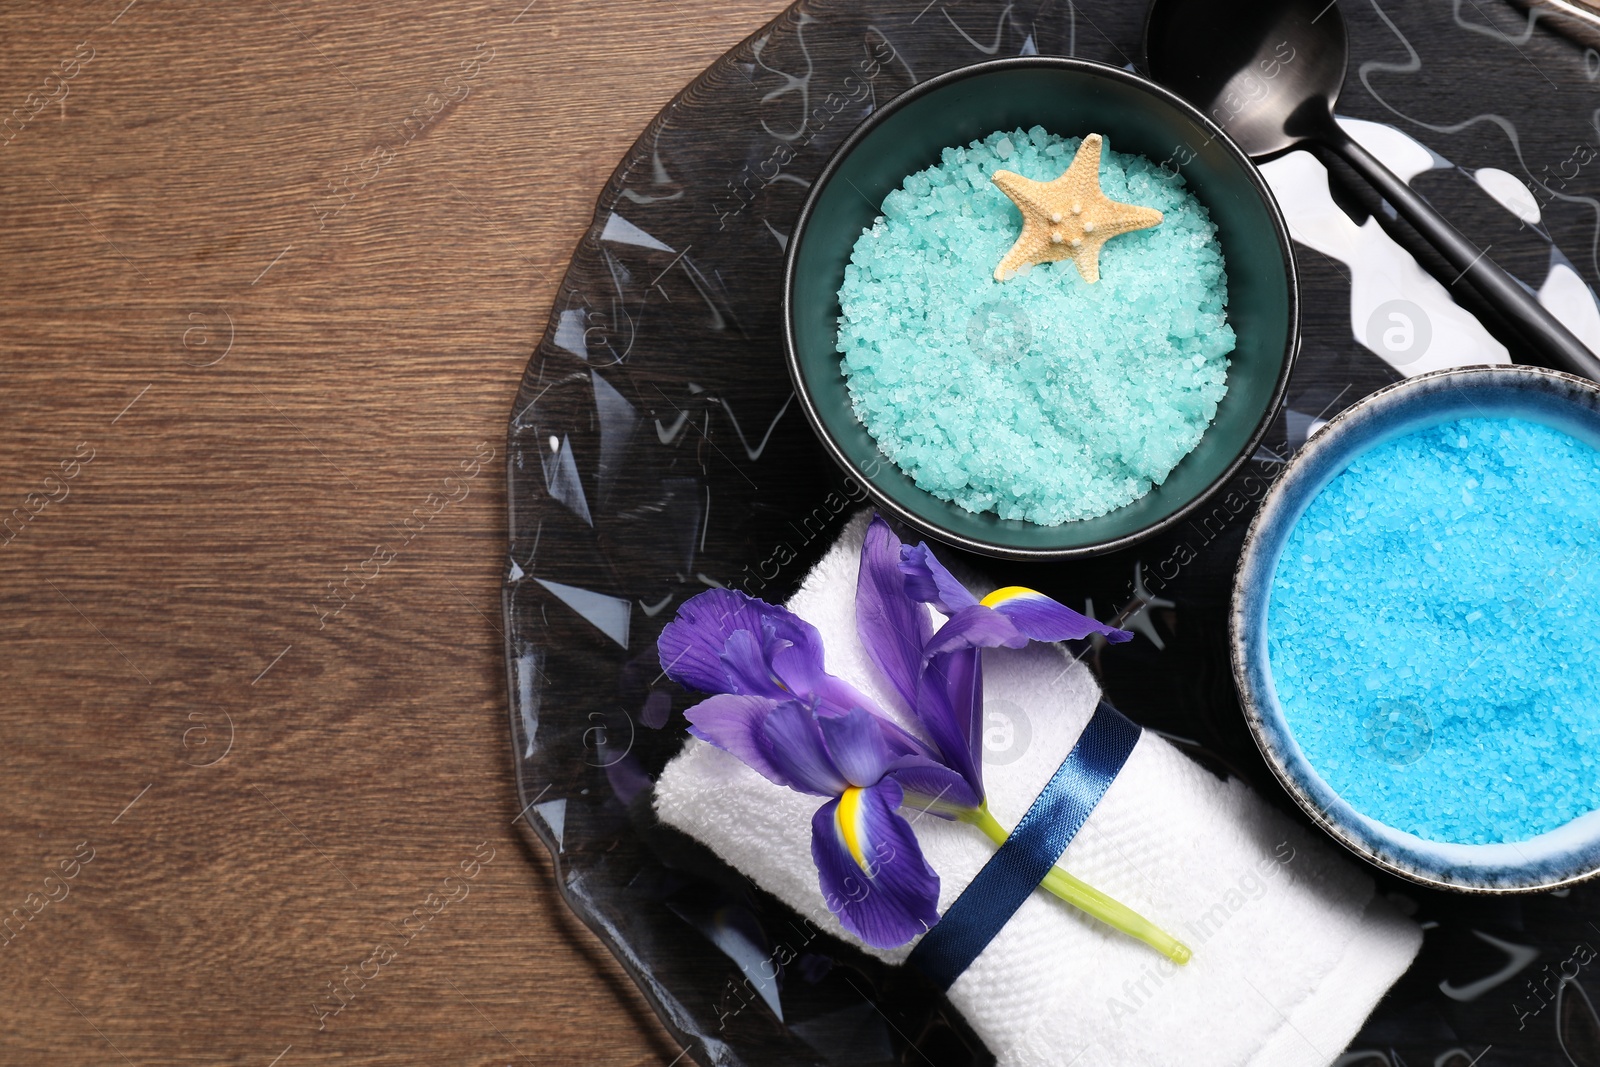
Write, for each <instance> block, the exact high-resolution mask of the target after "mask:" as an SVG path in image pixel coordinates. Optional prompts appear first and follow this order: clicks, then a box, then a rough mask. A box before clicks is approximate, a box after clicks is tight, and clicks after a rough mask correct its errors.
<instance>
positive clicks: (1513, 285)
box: [1322, 127, 1600, 381]
mask: <svg viewBox="0 0 1600 1067" xmlns="http://www.w3.org/2000/svg"><path fill="white" fill-rule="evenodd" d="M1335 129H1337V127H1335ZM1322 140H1323V143H1324V144H1325V145H1327V147H1329V148H1331V149H1333V150H1334V151H1335V152H1337V153H1338V154H1339V155H1340V157H1341V158H1343V159H1344V161H1345V162H1347V163H1349V164H1350V165H1351V166H1352V167H1354V168H1355V169H1356V170H1357V171H1358V172H1360V174H1361V176H1362V177H1364V178H1366V179H1367V181H1369V182H1371V183H1372V186H1373V188H1375V189H1377V190H1378V192H1379V193H1381V194H1383V198H1384V199H1385V200H1387V201H1389V203H1391V204H1393V205H1394V209H1395V210H1396V211H1398V212H1399V213H1400V215H1401V216H1402V217H1404V218H1405V220H1406V221H1407V222H1409V223H1411V225H1412V226H1413V227H1414V228H1415V229H1416V231H1417V232H1418V233H1420V234H1421V235H1422V236H1423V237H1424V238H1425V239H1426V240H1427V241H1428V243H1429V244H1431V245H1433V247H1434V248H1436V249H1437V250H1438V251H1439V254H1440V255H1442V256H1444V258H1445V261H1446V262H1447V263H1449V264H1450V266H1451V267H1453V268H1455V269H1456V270H1458V271H1460V272H1461V273H1460V274H1458V275H1457V276H1456V278H1455V281H1452V282H1448V283H1447V284H1446V287H1447V288H1448V287H1451V286H1454V285H1455V284H1456V283H1457V282H1460V281H1463V280H1465V281H1467V282H1470V283H1471V284H1472V286H1473V287H1474V288H1476V289H1477V290H1478V292H1479V293H1481V294H1482V295H1483V298H1484V299H1485V300H1487V301H1488V302H1489V303H1490V304H1492V305H1494V308H1495V310H1497V311H1499V312H1500V313H1501V314H1502V315H1504V316H1505V317H1506V318H1507V319H1508V320H1510V321H1511V323H1512V324H1513V325H1515V326H1516V327H1517V328H1518V329H1519V330H1520V331H1521V333H1522V334H1523V336H1524V338H1525V339H1526V340H1527V341H1528V342H1529V344H1530V345H1533V346H1534V347H1536V348H1537V349H1538V350H1539V351H1540V352H1541V353H1543V354H1544V355H1545V356H1546V357H1547V358H1548V359H1549V361H1550V362H1551V363H1552V364H1553V365H1554V366H1556V367H1558V368H1560V369H1561V370H1564V371H1570V372H1572V373H1573V374H1579V375H1582V376H1583V377H1585V378H1588V379H1589V380H1591V381H1600V357H1597V356H1596V355H1595V354H1594V353H1593V352H1591V351H1589V348H1588V346H1587V345H1585V344H1584V343H1583V342H1582V341H1580V340H1578V339H1577V337H1575V336H1573V334H1572V331H1571V330H1569V329H1567V328H1566V327H1565V326H1563V325H1562V324H1561V321H1560V320H1559V319H1557V318H1556V317H1555V316H1554V315H1552V314H1550V312H1548V311H1546V310H1545V307H1544V305H1543V304H1541V303H1539V301H1538V300H1537V299H1536V298H1535V297H1534V295H1533V294H1532V293H1530V292H1528V290H1527V289H1525V288H1523V287H1522V285H1521V284H1520V283H1518V282H1517V280H1516V279H1515V278H1513V277H1511V275H1509V274H1507V273H1506V272H1505V271H1504V270H1502V269H1501V267H1500V265H1499V264H1497V263H1496V262H1495V261H1494V260H1492V259H1490V258H1489V256H1488V250H1487V249H1480V248H1478V247H1477V246H1476V245H1474V244H1473V243H1472V242H1471V241H1469V240H1467V239H1466V237H1464V236H1462V233H1461V231H1460V230H1458V229H1456V228H1455V227H1454V226H1452V225H1450V223H1449V222H1448V221H1446V219H1445V218H1444V216H1443V215H1440V214H1439V213H1438V212H1437V211H1435V210H1434V208H1433V205H1431V204H1429V203H1428V202H1427V201H1426V200H1424V199H1423V198H1422V197H1420V196H1418V195H1417V194H1416V193H1415V192H1413V191H1412V189H1411V186H1409V185H1407V184H1406V183H1405V182H1403V181H1401V180H1400V176H1399V175H1397V174H1395V173H1394V172H1393V171H1391V170H1390V169H1389V168H1388V167H1386V166H1384V165H1383V164H1382V163H1381V162H1379V161H1378V158H1377V157H1376V156H1374V155H1373V154H1372V153H1371V152H1368V151H1367V150H1366V149H1365V148H1362V147H1361V145H1360V144H1358V143H1357V142H1356V141H1355V140H1354V139H1352V138H1351V137H1350V136H1349V135H1348V134H1346V133H1344V131H1342V130H1339V131H1338V134H1337V135H1334V134H1332V133H1329V134H1327V135H1325V136H1324V137H1323V139H1322ZM1519 362H1520V361H1519Z"/></svg>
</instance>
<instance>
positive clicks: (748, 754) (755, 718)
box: [684, 693, 791, 785]
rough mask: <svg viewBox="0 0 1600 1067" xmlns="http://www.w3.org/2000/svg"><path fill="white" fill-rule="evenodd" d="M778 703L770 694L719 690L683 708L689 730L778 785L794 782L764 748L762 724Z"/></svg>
mask: <svg viewBox="0 0 1600 1067" xmlns="http://www.w3.org/2000/svg"><path fill="white" fill-rule="evenodd" d="M777 706H778V704H777V701H775V700H771V699H769V698H767V697H758V696H742V695H735V694H733V693H719V694H717V695H716V696H713V697H709V698H707V699H705V700H702V701H701V702H700V703H698V704H696V705H695V706H694V707H692V708H690V709H689V710H688V711H686V712H684V718H686V719H688V720H689V732H690V733H691V734H693V735H694V736H696V737H698V738H699V739H700V740H702V741H707V742H710V743H711V744H713V745H716V746H717V747H718V748H720V749H722V750H723V751H725V752H731V753H732V754H733V755H735V756H737V757H739V759H741V760H743V761H744V762H745V763H747V764H749V765H750V766H751V767H752V768H754V769H755V770H756V771H758V772H760V773H761V774H762V775H763V776H764V777H766V778H767V779H769V780H771V781H773V782H776V783H777V784H778V785H791V783H790V781H789V779H788V778H787V777H786V776H785V775H784V774H783V772H782V771H781V770H779V769H778V768H777V767H775V766H774V765H773V764H772V762H771V761H770V760H768V759H767V757H766V756H765V755H764V754H763V753H762V750H761V744H760V737H761V727H762V726H763V724H765V723H766V721H767V716H768V715H769V714H771V713H772V709H773V708H775V707H777Z"/></svg>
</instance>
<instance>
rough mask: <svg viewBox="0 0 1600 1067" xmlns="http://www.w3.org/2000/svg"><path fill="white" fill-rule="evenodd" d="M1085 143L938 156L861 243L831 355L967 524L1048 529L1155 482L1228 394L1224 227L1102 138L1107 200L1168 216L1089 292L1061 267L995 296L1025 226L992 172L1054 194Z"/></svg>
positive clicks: (1012, 144) (884, 429) (855, 397)
mask: <svg viewBox="0 0 1600 1067" xmlns="http://www.w3.org/2000/svg"><path fill="white" fill-rule="evenodd" d="M1080 140H1081V138H1076V137H1071V138H1065V137H1058V136H1056V135H1054V134H1051V133H1047V132H1045V130H1043V129H1042V128H1040V127H1038V126H1035V127H1034V128H1033V129H1031V130H1028V131H1026V132H1024V131H1022V130H1015V131H1012V132H1009V133H1004V132H999V133H992V134H990V135H989V136H988V137H985V138H984V139H983V140H981V141H974V142H973V143H972V144H970V145H968V146H967V147H965V148H946V149H945V150H944V153H943V157H942V161H941V162H940V164H939V165H938V166H936V167H930V168H929V169H927V170H924V171H920V172H919V173H916V174H913V175H911V176H910V177H908V178H907V179H906V180H905V182H904V184H903V186H902V188H900V189H897V190H895V191H894V192H892V193H890V194H889V195H888V196H887V197H886V198H885V199H884V201H883V215H882V217H880V218H879V219H878V220H877V221H876V222H874V224H873V225H872V226H871V228H869V229H867V230H865V231H863V233H862V234H861V237H860V238H859V239H858V240H857V241H856V244H855V249H854V251H853V253H852V255H851V257H850V264H849V265H848V266H847V267H846V268H845V277H844V286H843V287H842V288H841V289H840V290H839V304H840V307H841V309H842V312H843V314H842V315H841V316H840V319H839V337H838V348H839V351H840V352H841V353H843V355H844V371H845V376H846V378H847V381H848V384H849V388H850V396H851V400H852V403H853V405H854V408H855V414H856V417H857V418H859V419H860V420H861V422H862V424H863V425H864V426H865V427H866V428H867V431H868V432H869V433H870V434H871V435H872V437H873V439H874V440H875V441H877V443H878V447H879V448H880V449H881V450H882V451H883V453H884V454H885V455H886V456H888V457H889V458H890V459H891V460H893V461H894V462H895V464H897V465H898V466H899V467H900V468H901V469H902V470H903V471H905V472H906V473H907V474H909V475H910V476H911V477H912V478H913V479H915V480H916V482H917V484H918V485H919V486H921V487H922V488H923V489H925V490H927V491H928V492H931V493H933V494H935V495H936V496H939V497H942V498H944V499H946V500H953V501H955V502H956V503H957V504H959V505H961V506H962V507H964V508H966V509H968V510H969V511H977V512H982V511H992V512H996V513H998V514H999V515H1000V516H1001V517H1003V518H1008V519H1027V520H1030V521H1032V522H1035V523H1040V524H1043V525H1054V524H1057V523H1062V522H1067V521H1070V520H1074V519H1085V518H1091V517H1093V516H1096V515H1103V514H1105V513H1106V512H1108V511H1112V510H1114V509H1116V508H1119V507H1121V506H1122V505H1124V504H1127V503H1129V502H1131V501H1133V500H1136V499H1138V498H1139V497H1141V496H1143V495H1144V494H1145V493H1147V492H1149V491H1150V487H1151V486H1152V485H1158V484H1160V483H1161V482H1162V481H1163V480H1164V479H1165V478H1166V476H1167V474H1168V473H1169V472H1171V470H1172V468H1173V467H1175V466H1176V465H1177V463H1178V461H1179V460H1180V459H1182V458H1183V457H1184V456H1185V455H1187V454H1188V453H1189V451H1190V450H1191V449H1193V448H1194V446H1195V444H1196V443H1197V442H1198V441H1199V440H1200V437H1201V435H1202V434H1204V433H1205V430H1206V427H1207V426H1209V425H1210V423H1211V419H1212V417H1213V416H1214V415H1215V414H1216V410H1217V402H1218V401H1219V400H1221V399H1222V396H1223V394H1224V393H1225V392H1226V391H1227V373H1228V353H1230V352H1232V351H1233V347H1234V334H1233V330H1232V328H1231V327H1230V326H1229V325H1228V324H1227V321H1226V318H1225V309H1226V307H1227V301H1228V293H1227V278H1226V275H1225V273H1224V269H1223V262H1222V251H1221V249H1220V247H1219V246H1218V244H1217V241H1216V227H1215V225H1213V224H1212V222H1211V219H1210V217H1209V216H1208V215H1207V213H1206V210H1205V208H1204V207H1203V206H1202V205H1201V204H1200V202H1199V201H1198V200H1196V199H1195V197H1194V196H1193V195H1192V194H1191V193H1189V192H1188V191H1187V190H1186V189H1185V188H1184V182H1183V179H1182V177H1181V176H1178V175H1176V174H1173V173H1171V172H1163V171H1162V170H1161V169H1160V168H1158V167H1157V166H1156V165H1155V164H1153V163H1151V162H1150V161H1149V160H1147V159H1145V158H1144V157H1142V156H1135V155H1125V154H1122V153H1118V152H1115V151H1112V150H1111V148H1112V147H1113V146H1112V145H1111V144H1110V142H1109V141H1108V142H1107V146H1106V151H1105V153H1104V156H1103V158H1102V160H1101V167H1100V182H1101V186H1102V188H1103V189H1104V191H1105V194H1106V195H1107V196H1109V197H1111V198H1112V199H1113V200H1119V201H1122V202H1124V203H1131V204H1140V205H1143V206H1146V207H1153V208H1156V209H1157V210H1159V211H1161V212H1162V213H1163V214H1164V215H1165V218H1164V219H1163V221H1162V222H1161V224H1160V225H1159V226H1156V227H1154V228H1153V229H1148V230H1140V231H1137V232H1135V233H1130V234H1124V235H1123V236H1120V237H1116V238H1113V239H1112V240H1111V241H1109V242H1107V244H1106V246H1105V248H1104V250H1103V251H1102V252H1101V255H1100V281H1099V282H1097V283H1095V284H1093V285H1091V284H1089V283H1087V282H1085V281H1084V280H1083V278H1082V276H1081V275H1080V274H1079V273H1078V269H1077V267H1076V266H1074V265H1073V263H1072V262H1071V261H1070V260H1063V261H1060V262H1057V263H1047V264H1043V265H1041V266H1038V267H1034V268H1032V269H1031V270H1027V271H1024V272H1023V273H1021V274H1020V275H1018V276H1017V277H1014V278H1012V279H1010V280H1008V281H1005V282H997V281H995V280H994V276H993V275H994V269H995V265H996V264H997V263H999V262H1000V260H1001V258H1002V257H1003V256H1004V255H1005V253H1006V251H1007V250H1008V249H1010V247H1011V245H1012V244H1013V242H1015V240H1016V238H1017V235H1018V234H1019V233H1020V232H1021V227H1022V216H1021V213H1020V212H1019V211H1018V210H1017V208H1016V206H1015V205H1014V204H1012V203H1011V201H1010V200H1009V199H1007V197H1006V196H1005V194H1004V193H1002V192H1001V191H1000V190H999V189H998V188H997V187H996V186H995V185H994V184H993V183H992V182H991V181H990V180H989V175H990V174H992V173H993V172H994V171H996V170H1010V171H1014V172H1016V173H1018V174H1021V175H1023V176H1024V177H1027V178H1033V179H1035V180H1038V181H1049V180H1051V179H1054V178H1056V177H1058V176H1059V175H1060V174H1061V173H1062V171H1064V170H1066V168H1067V165H1068V164H1069V163H1071V162H1072V156H1073V153H1074V152H1075V151H1076V150H1077V147H1078V143H1079V141H1080Z"/></svg>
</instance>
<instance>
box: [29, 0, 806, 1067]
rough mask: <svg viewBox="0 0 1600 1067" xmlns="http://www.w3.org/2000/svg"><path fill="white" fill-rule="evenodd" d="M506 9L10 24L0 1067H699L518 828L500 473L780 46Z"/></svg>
mask: <svg viewBox="0 0 1600 1067" xmlns="http://www.w3.org/2000/svg"><path fill="white" fill-rule="evenodd" d="M524 3H525V0H510V2H505V3H487V2H477V0H473V2H461V3H452V4H441V3H418V2H414V0H409V2H408V0H402V2H398V3H397V2H386V3H381V4H379V3H372V2H361V3H341V4H337V5H313V4H310V3H307V2H306V0H267V2H266V3H265V4H249V5H244V4H240V5H231V4H230V5H221V4H207V5H167V4H154V3H148V2H144V3H141V2H139V0H134V2H133V3H131V4H129V3H128V2H127V0H92V2H90V3H87V4H74V5H61V4H52V3H42V2H19V3H15V4H11V5H8V6H7V8H6V10H5V11H4V12H3V13H0V72H3V74H0V89H3V92H4V97H3V98H0V116H4V115H5V114H6V112H7V111H9V114H10V117H9V120H0V122H3V125H0V166H3V168H4V169H3V171H0V173H3V175H4V192H3V193H0V203H3V204H4V228H3V230H0V253H3V254H0V294H3V299H4V304H3V312H0V323H3V346H4V347H3V351H4V358H3V359H0V434H3V438H0V440H3V442H4V447H3V448H0V491H3V493H4V496H3V497H0V516H5V517H6V519H7V520H8V521H6V522H5V525H4V527H3V528H0V597H3V605H4V610H3V611H0V641H3V644H0V649H3V652H0V683H3V684H0V693H3V694H4V695H3V698H0V738H3V744H4V767H5V772H4V785H5V788H4V795H3V797H0V811H3V813H4V816H3V817H4V822H5V826H6V833H5V834H4V836H3V837H0V875H3V877H0V892H3V893H4V894H5V896H4V898H0V913H3V914H5V915H6V916H7V919H6V920H5V925H4V931H5V932H4V933H3V934H0V968H3V971H0V973H3V976H4V983H5V986H4V988H5V995H4V997H3V998H0V1005H3V1006H0V1062H4V1063H6V1064H33V1063H39V1064H44V1063H50V1064H91V1063H92V1064H121V1063H134V1064H189V1063H194V1064H201V1063H203V1064H255V1065H260V1067H267V1065H270V1064H277V1065H279V1067H299V1065H301V1064H317V1063H333V1062H338V1063H349V1064H419V1063H451V1064H489V1063H495V1064H503V1063H528V1064H545V1063H562V1064H565V1063H608V1064H643V1063H652V1062H654V1063H668V1062H671V1061H672V1060H673V1059H674V1057H675V1056H677V1055H678V1054H679V1052H680V1050H679V1048H678V1047H677V1046H676V1045H675V1044H674V1043H672V1041H671V1040H670V1038H668V1037H667V1036H666V1034H665V1032H664V1031H663V1030H661V1028H660V1027H659V1026H657V1025H656V1024H655V1021H654V1018H653V1017H652V1016H650V1015H649V1013H648V1011H647V1009H645V1008H644V1007H643V1004H642V1001H641V1000H640V999H639V998H638V996H637V995H636V994H635V992H634V991H633V989H632V987H631V985H630V984H629V983H628V981H627V979H626V978H625V977H624V976H623V975H622V972H621V971H620V969H619V968H618V967H616V966H615V965H614V964H613V963H612V961H611V960H610V958H609V956H607V955H606V954H605V953H604V951H603V950H602V949H601V948H600V947H599V945H598V943H597V942H596V941H595V940H594V939H593V938H592V937H590V936H589V935H588V933H587V931H586V930H584V929H583V928H582V927H581V926H579V924H577V923H576V922H575V920H573V919H572V917H571V916H570V915H569V914H568V913H567V911H566V909H565V906H564V905H562V904H561V903H560V901H559V899H558V898H557V896H556V895H555V893H554V892H553V890H552V889H551V888H550V887H549V886H548V884H547V882H548V878H549V864H548V860H547V859H546V858H545V857H544V856H542V855H539V854H537V853H536V852H534V851H530V850H529V849H528V848H526V847H525V846H524V845H523V843H522V841H521V839H520V837H519V835H518V834H517V832H516V831H515V830H514V829H513V828H512V825H511V824H512V819H513V817H514V816H515V815H516V814H517V811H516V804H515V801H514V799H513V797H514V793H513V789H512V783H511V761H510V752H509V742H508V739H507V731H506V694H505V681H504V679H505V670H504V666H503V659H502V645H501V642H502V637H501V633H500V621H499V617H498V613H499V601H500V580H501V575H502V570H503V563H502V559H503V554H502V547H503V544H504V540H505V518H504V515H505V498H504V492H505V489H504V483H503V479H502V475H501V473H500V471H501V468H500V465H499V463H498V462H497V461H496V460H497V459H498V457H500V456H501V455H502V454H503V450H504V445H503V439H504V434H505V426H506V420H507V417H508V414H509V410H510V405H511V401H512V398H513V396H514V394H515V392H516V387H517V383H518V381H519V379H520V377H521V375H522V371H523V367H524V365H525V364H526V362H527V359H528V356H529V353H530V351H531V349H532V346H533V344H534V342H535V341H536V340H537V339H538V337H539V335H540V333H541V332H542V331H543V329H544V324H545V318H546V316H547V314H548V311H549V308H550V304H551V300H552V297H553V294H554V291H555V287H556V284H557V282H558V281H559V280H560V277H561V273H562V270H563V268H564V266H565V263H566V260H567V258H568V255H569V253H570V250H571V249H572V247H573V245H574V244H575V242H576V241H577V239H578V237H579V235H580V233H581V232H582V231H583V229H584V227H585V226H586V225H587V224H588V221H589V216H590V212H591V209H592V205H593V201H594V198H595V196H596V194H597V193H598V191H599V189H600V186H601V184H602V182H603V181H604V180H605V179H606V177H607V176H608V175H609V174H610V171H611V169H612V167H613V165H614V163H615V162H616V160H617V159H619V158H620V157H621V155H622V153H623V152H624V151H625V150H626V148H627V147H628V145H629V144H630V143H631V142H632V141H633V140H634V138H635V137H636V136H637V134H638V133H639V131H640V130H641V129H642V128H643V127H644V125H645V124H646V122H648V121H649V119H650V118H651V117H652V116H653V115H654V114H655V112H656V111H657V110H658V109H659V108H660V107H661V106H662V105H663V104H665V103H666V102H667V100H668V99H669V98H670V97H671V96H672V94H673V93H674V92H676V91H677V90H678V89H679V88H680V87H681V86H682V85H683V84H684V83H686V82H687V81H688V80H689V79H691V78H692V77H693V76H694V75H695V74H697V73H698V72H699V71H700V70H701V69H702V68H704V67H705V66H706V65H707V64H709V63H710V62H711V61H712V60H713V59H715V58H716V56H717V55H719V54H720V53H722V52H723V51H724V50H726V49H727V48H729V47H731V46H732V45H734V44H735V43H736V42H737V41H738V40H740V39H741V38H742V37H744V36H746V35H747V34H749V33H751V32H753V31H755V30H756V29H758V28H759V27H760V26H761V25H762V24H763V23H764V22H765V21H766V20H768V19H770V18H771V17H773V16H774V15H776V14H777V13H778V12H779V11H780V10H781V9H782V6H783V4H782V2H781V0H709V2H700V3H696V4H693V5H689V4H678V3H672V2H666V0H659V2H651V3H640V2H637V0H635V2H624V0H599V2H595V0H584V2H578V0H534V3H532V4H528V5H527V6H526V7H523V4H524ZM124 5H126V6H124ZM491 455H492V456H494V457H496V460H488V459H487V457H488V456H491ZM447 479H449V480H448V481H447ZM441 501H444V502H446V503H444V505H443V506H442V507H441V504H440V502H441ZM418 509H420V512H421V513H423V514H430V515H433V517H432V518H431V519H430V520H429V521H428V522H427V523H426V525H425V528H423V529H421V530H420V532H417V526H418V523H417V522H416V520H413V522H412V523H411V525H410V526H409V527H408V526H406V525H405V520H406V519H407V518H408V517H409V516H412V515H413V513H414V510H418ZM435 511H437V514H433V513H434V512H435ZM335 608H339V609H340V610H338V611H337V613H335V612H334V609H335ZM402 931H403V932H402ZM407 937H409V940H406V938H407ZM402 942H403V948H400V949H396V948H395V947H394V946H396V945H400V944H402ZM335 985H337V986H339V987H340V988H342V989H344V990H346V992H345V993H344V994H343V1000H342V1002H341V1000H336V999H334V998H333V996H332V994H331V992H330V990H332V989H333V988H334V986H335ZM341 1003H342V1007H340V1006H341ZM336 1007H339V1008H340V1010H338V1011H337V1012H335V1011H334V1008H336Z"/></svg>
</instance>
